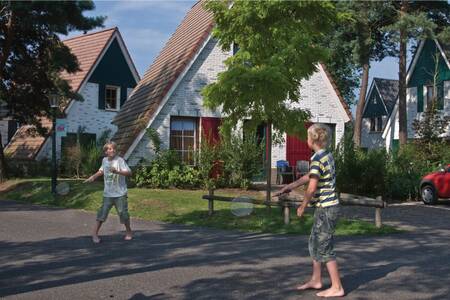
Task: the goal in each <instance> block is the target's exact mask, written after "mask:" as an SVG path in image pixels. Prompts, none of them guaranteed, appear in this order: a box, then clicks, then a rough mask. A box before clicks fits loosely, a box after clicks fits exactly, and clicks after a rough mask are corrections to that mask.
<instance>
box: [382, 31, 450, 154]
mask: <svg viewBox="0 0 450 300" xmlns="http://www.w3.org/2000/svg"><path fill="white" fill-rule="evenodd" d="M448 57H450V46H449V45H447V44H446V43H440V42H438V41H437V40H431V39H427V40H424V41H421V42H420V43H419V46H418V48H417V50H416V52H415V54H414V57H413V60H412V62H411V65H410V66H409V69H408V74H407V77H406V86H407V89H406V109H407V116H406V118H407V131H408V139H414V138H416V137H417V135H416V132H415V131H414V128H413V122H414V120H417V119H420V118H422V117H423V112H424V111H425V110H426V109H427V106H429V105H431V103H432V101H433V100H434V99H435V100H436V104H437V109H438V113H440V114H441V115H442V116H447V117H450V61H449V60H448ZM435 79H436V80H435ZM435 91H437V95H435V94H434V93H435ZM398 126H399V123H398V101H397V102H396V104H395V106H394V108H393V111H392V113H391V116H390V117H389V119H388V120H387V123H386V126H385V127H384V129H383V133H382V138H383V139H384V141H385V146H386V149H393V148H396V147H398V143H399V130H398ZM443 137H446V138H450V126H449V127H447V128H446V132H445V133H444V135H443Z"/></svg>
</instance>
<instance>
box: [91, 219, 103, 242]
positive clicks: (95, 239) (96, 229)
mask: <svg viewBox="0 0 450 300" xmlns="http://www.w3.org/2000/svg"><path fill="white" fill-rule="evenodd" d="M102 224H103V222H102V221H97V223H96V224H95V226H94V232H93V233H92V241H93V242H94V243H100V238H99V237H98V232H99V231H100V227H102Z"/></svg>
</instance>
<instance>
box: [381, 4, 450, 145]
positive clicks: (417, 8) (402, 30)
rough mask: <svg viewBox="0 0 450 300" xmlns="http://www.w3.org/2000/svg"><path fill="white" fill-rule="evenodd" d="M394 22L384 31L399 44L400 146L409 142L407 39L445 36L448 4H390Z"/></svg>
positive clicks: (449, 19) (448, 18) (447, 23)
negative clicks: (394, 13) (442, 34)
mask: <svg viewBox="0 0 450 300" xmlns="http://www.w3.org/2000/svg"><path fill="white" fill-rule="evenodd" d="M392 6H393V10H395V11H396V16H397V18H396V22H395V23H394V24H392V25H391V26H388V27H387V28H386V29H387V30H388V31H390V32H391V36H392V37H394V40H395V41H397V42H398V43H399V54H398V57H399V70H398V74H399V92H398V115H399V143H400V145H405V144H406V143H407V141H408V121H407V111H406V88H407V86H406V76H407V67H406V61H407V45H408V41H409V40H410V39H424V38H436V37H437V36H439V35H440V34H441V33H444V32H446V30H445V29H446V27H448V26H449V25H450V4H449V3H448V1H446V0H441V1H408V0H402V1H393V2H392Z"/></svg>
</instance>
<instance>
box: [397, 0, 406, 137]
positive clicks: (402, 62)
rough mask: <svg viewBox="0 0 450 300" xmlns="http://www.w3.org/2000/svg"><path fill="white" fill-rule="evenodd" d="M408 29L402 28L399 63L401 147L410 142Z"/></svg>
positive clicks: (402, 16) (403, 11)
mask: <svg viewBox="0 0 450 300" xmlns="http://www.w3.org/2000/svg"><path fill="white" fill-rule="evenodd" d="M407 9H408V2H407V1H405V0H403V1H402V6H401V8H400V18H404V16H405V15H406V12H407ZM406 44H407V36H406V29H405V28H400V53H399V63H398V137H399V142H400V145H406V143H407V142H408V122H407V116H406V46H407V45H406Z"/></svg>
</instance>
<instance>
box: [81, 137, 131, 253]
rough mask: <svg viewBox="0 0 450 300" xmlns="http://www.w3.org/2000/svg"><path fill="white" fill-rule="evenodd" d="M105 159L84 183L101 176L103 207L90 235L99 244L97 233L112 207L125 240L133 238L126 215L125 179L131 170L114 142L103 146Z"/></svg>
mask: <svg viewBox="0 0 450 300" xmlns="http://www.w3.org/2000/svg"><path fill="white" fill-rule="evenodd" d="M103 151H104V152H105V155H106V157H105V158H103V161H102V166H101V167H100V169H99V170H98V171H97V172H96V173H95V174H94V175H92V176H91V177H89V178H88V179H86V181H85V182H93V181H94V180H95V179H97V178H98V177H100V176H102V175H103V178H104V182H105V187H104V190H103V205H102V207H101V208H100V209H99V210H98V212H97V223H96V225H95V227H94V232H93V234H92V241H93V242H94V243H96V244H97V243H100V238H99V237H98V232H99V230H100V227H101V226H102V224H103V222H105V221H106V218H107V217H108V214H109V211H110V210H111V208H112V207H113V206H115V207H116V210H117V214H118V215H119V218H120V223H122V224H124V225H125V229H126V234H125V240H126V241H129V240H131V239H132V238H133V234H132V231H131V227H130V215H129V214H128V201H127V198H128V196H127V194H128V190H127V183H126V179H125V177H127V176H131V170H130V168H129V167H128V165H127V163H126V162H125V160H124V159H123V158H122V157H120V156H118V155H117V145H116V143H114V142H108V143H106V144H105V145H104V146H103Z"/></svg>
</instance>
